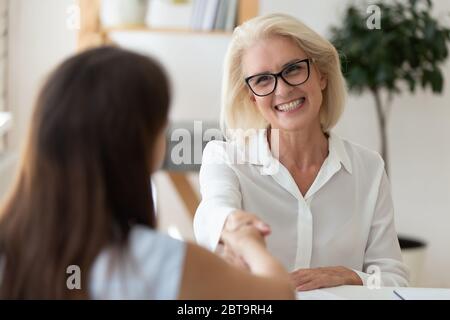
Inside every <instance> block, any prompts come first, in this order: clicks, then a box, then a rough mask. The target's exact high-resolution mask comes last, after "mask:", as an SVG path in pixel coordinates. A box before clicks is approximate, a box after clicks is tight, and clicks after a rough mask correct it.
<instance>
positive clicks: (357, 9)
mask: <svg viewBox="0 0 450 320" xmlns="http://www.w3.org/2000/svg"><path fill="white" fill-rule="evenodd" d="M432 5H433V4H432V1H431V0H407V1H399V0H394V1H389V2H387V1H382V0H378V1H375V2H371V3H370V6H369V5H368V4H366V5H365V6H364V5H360V6H356V5H353V4H352V5H350V6H349V7H348V8H347V9H346V11H345V14H344V17H343V19H342V23H341V25H340V26H338V27H332V28H331V42H332V43H333V44H334V45H335V46H336V48H337V49H338V51H339V52H340V54H341V55H342V70H343V73H344V76H345V78H346V80H347V85H348V88H349V90H350V92H355V93H359V94H360V93H362V92H364V91H365V92H369V93H370V94H371V95H372V96H373V98H374V104H375V107H376V114H377V120H378V125H379V134H380V141H381V148H380V149H381V150H380V154H381V156H382V157H383V158H384V160H385V164H386V171H387V172H388V174H389V161H388V160H389V159H388V135H387V124H388V120H389V114H390V111H391V108H392V107H393V105H392V101H393V98H394V96H396V95H399V94H401V93H402V92H403V91H408V90H409V92H410V93H411V94H412V93H415V92H416V91H417V90H419V89H423V90H426V89H431V90H432V92H433V93H441V92H442V89H443V83H444V77H443V73H442V70H441V66H442V65H443V63H444V62H445V61H446V59H447V57H448V48H447V46H448V43H449V42H450V28H447V27H446V26H443V25H441V24H440V23H439V22H438V21H437V19H435V18H434V17H433V16H432V15H431V11H432ZM377 20H378V21H377ZM399 241H400V246H401V247H402V252H403V255H404V259H405V262H407V261H406V260H408V259H409V258H408V259H407V254H408V252H412V250H421V248H422V251H421V252H423V248H424V246H425V243H424V242H422V241H420V240H416V239H408V238H403V237H400V238H399ZM411 259H416V260H418V259H419V258H417V255H416V256H415V257H413V256H411ZM417 263H418V261H416V262H414V261H412V260H411V261H410V262H409V264H410V267H411V265H414V264H417ZM412 267H413V268H414V266H412ZM412 273H414V270H412ZM415 276H417V275H414V274H412V277H415ZM415 281H416V279H412V283H413V284H414V282H415Z"/></svg>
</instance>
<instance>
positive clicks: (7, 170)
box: [0, 0, 77, 196]
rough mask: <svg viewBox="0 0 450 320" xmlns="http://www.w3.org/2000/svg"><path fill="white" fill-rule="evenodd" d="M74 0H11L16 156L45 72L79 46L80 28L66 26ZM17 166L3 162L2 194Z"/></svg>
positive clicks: (11, 93) (11, 92)
mask: <svg viewBox="0 0 450 320" xmlns="http://www.w3.org/2000/svg"><path fill="white" fill-rule="evenodd" d="M73 3H75V0H13V1H10V13H9V15H10V25H9V32H10V34H9V88H8V98H9V106H10V109H11V110H12V111H13V116H14V129H13V131H12V141H13V143H12V146H13V148H14V154H13V155H12V157H14V158H17V149H18V148H19V146H20V145H21V143H22V141H23V138H24V136H25V133H26V130H27V127H28V121H29V118H30V115H31V110H32V107H33V103H34V100H35V96H36V93H37V91H38V90H39V87H40V86H41V84H42V82H43V80H44V78H45V76H46V75H47V73H48V72H49V71H50V70H51V69H52V68H53V67H54V66H55V65H56V64H57V63H59V62H60V61H61V60H62V59H63V58H65V57H66V56H68V55H69V54H72V53H73V52H74V50H75V46H76V35H77V34H76V31H74V30H69V29H68V28H66V19H67V17H68V14H67V12H66V10H67V8H68V7H69V6H70V5H71V4H73ZM9 158H10V159H11V157H9ZM13 167H14V161H8V162H7V163H0V196H1V195H2V194H3V193H4V191H5V190H6V189H7V188H8V186H9V184H10V182H11V178H12V176H13V169H12V168H13Z"/></svg>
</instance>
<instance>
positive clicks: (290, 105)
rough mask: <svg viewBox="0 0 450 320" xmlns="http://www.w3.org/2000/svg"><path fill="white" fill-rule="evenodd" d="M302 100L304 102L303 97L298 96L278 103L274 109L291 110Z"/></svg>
mask: <svg viewBox="0 0 450 320" xmlns="http://www.w3.org/2000/svg"><path fill="white" fill-rule="evenodd" d="M303 102H305V98H300V99H297V100H294V101H292V102H289V103H285V104H280V105H278V106H276V109H277V110H279V111H291V110H294V109H297V107H299V106H300V105H301V104H302V103H303Z"/></svg>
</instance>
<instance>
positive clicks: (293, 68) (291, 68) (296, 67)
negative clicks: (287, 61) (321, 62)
mask: <svg viewBox="0 0 450 320" xmlns="http://www.w3.org/2000/svg"><path fill="white" fill-rule="evenodd" d="M301 69H302V66H301V65H299V64H294V65H292V66H289V67H287V68H286V70H284V74H291V73H294V72H296V71H299V70H301Z"/></svg>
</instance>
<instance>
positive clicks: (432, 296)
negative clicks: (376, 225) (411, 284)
mask: <svg viewBox="0 0 450 320" xmlns="http://www.w3.org/2000/svg"><path fill="white" fill-rule="evenodd" d="M394 290H395V291H396V292H397V293H398V294H399V295H400V296H401V297H402V298H403V299H404V300H450V289H440V288H394V287H381V288H379V289H369V288H368V287H365V286H340V287H333V288H325V289H318V290H311V291H304V292H297V300H402V299H401V298H400V297H399V296H397V295H396V294H395V293H394Z"/></svg>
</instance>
